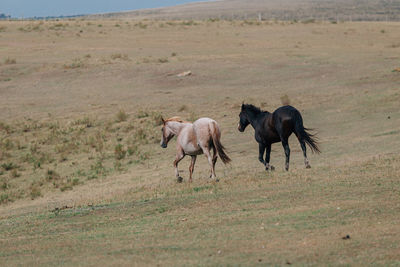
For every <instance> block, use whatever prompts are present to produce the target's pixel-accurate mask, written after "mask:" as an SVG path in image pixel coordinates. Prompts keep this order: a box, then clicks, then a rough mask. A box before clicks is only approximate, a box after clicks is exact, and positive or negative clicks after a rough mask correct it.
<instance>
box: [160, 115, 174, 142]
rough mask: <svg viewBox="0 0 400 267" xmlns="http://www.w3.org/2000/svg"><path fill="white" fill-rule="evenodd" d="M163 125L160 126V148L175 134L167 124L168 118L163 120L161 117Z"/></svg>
mask: <svg viewBox="0 0 400 267" xmlns="http://www.w3.org/2000/svg"><path fill="white" fill-rule="evenodd" d="M161 120H162V123H163V126H162V128H161V132H162V136H161V142H160V146H161V147H162V148H166V147H167V146H168V142H169V140H171V139H172V137H174V136H175V134H174V133H173V132H172V130H171V128H170V127H169V125H168V122H169V120H164V119H163V118H161Z"/></svg>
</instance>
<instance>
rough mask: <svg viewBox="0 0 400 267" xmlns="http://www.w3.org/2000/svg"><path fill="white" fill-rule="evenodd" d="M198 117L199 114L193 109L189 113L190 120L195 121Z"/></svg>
mask: <svg viewBox="0 0 400 267" xmlns="http://www.w3.org/2000/svg"><path fill="white" fill-rule="evenodd" d="M197 117H198V116H197V115H196V113H194V112H193V111H192V112H190V115H189V121H191V122H193V121H195V120H197Z"/></svg>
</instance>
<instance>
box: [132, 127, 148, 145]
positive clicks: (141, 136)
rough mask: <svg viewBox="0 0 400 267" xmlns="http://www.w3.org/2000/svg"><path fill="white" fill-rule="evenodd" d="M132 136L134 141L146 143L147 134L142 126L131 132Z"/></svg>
mask: <svg viewBox="0 0 400 267" xmlns="http://www.w3.org/2000/svg"><path fill="white" fill-rule="evenodd" d="M133 136H134V138H135V140H136V141H138V142H140V143H147V140H146V139H147V138H146V137H147V134H146V131H145V130H144V129H142V128H139V129H137V130H136V131H135V133H134V134H133Z"/></svg>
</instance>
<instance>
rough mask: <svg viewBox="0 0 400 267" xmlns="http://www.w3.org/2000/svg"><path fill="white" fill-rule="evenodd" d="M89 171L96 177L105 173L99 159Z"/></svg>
mask: <svg viewBox="0 0 400 267" xmlns="http://www.w3.org/2000/svg"><path fill="white" fill-rule="evenodd" d="M90 169H91V170H92V171H93V172H94V173H95V174H97V175H105V174H106V173H107V171H106V168H104V166H103V160H102V159H101V158H99V159H98V160H97V161H96V163H95V164H93V165H91V166H90Z"/></svg>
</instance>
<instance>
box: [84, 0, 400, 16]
mask: <svg viewBox="0 0 400 267" xmlns="http://www.w3.org/2000/svg"><path fill="white" fill-rule="evenodd" d="M90 18H131V19H161V20H166V19H167V20H170V19H172V20H176V19H178V20H179V19H185V20H198V19H210V18H211V19H215V18H218V19H260V18H261V19H265V20H274V19H277V20H310V19H317V20H330V21H336V20H341V21H388V20H389V21H398V20H400V2H398V1H386V0H366V1H358V0H349V1H348V0H304V1H297V0H269V1H264V0H249V1H241V0H221V1H212V2H200V3H192V4H185V5H180V6H175V7H167V8H156V9H147V10H138V11H127V12H121V13H108V14H102V15H93V16H90Z"/></svg>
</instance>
